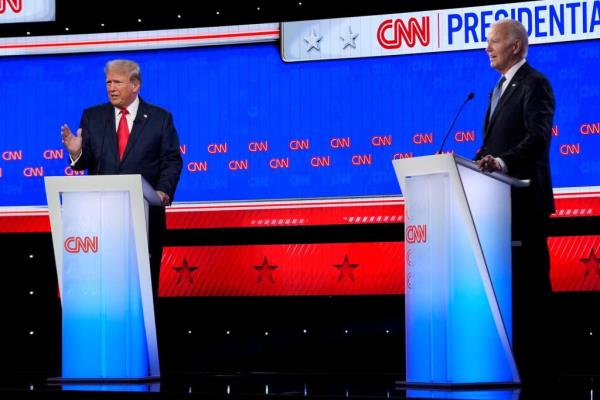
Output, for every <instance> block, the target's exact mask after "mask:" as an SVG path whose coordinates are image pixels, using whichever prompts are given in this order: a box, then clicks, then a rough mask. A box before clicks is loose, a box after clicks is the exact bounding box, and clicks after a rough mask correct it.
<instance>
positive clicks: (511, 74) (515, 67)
mask: <svg viewBox="0 0 600 400" xmlns="http://www.w3.org/2000/svg"><path fill="white" fill-rule="evenodd" d="M526 62H527V60H526V59H522V60H521V61H519V62H518V63H516V64H515V65H513V66H512V67H510V69H509V70H508V71H507V72H506V73H505V74H504V77H505V78H506V82H505V83H504V85H507V84H508V83H509V82H510V81H511V80H512V78H514V76H515V75H516V74H517V71H518V70H519V68H521V67H522V66H523V64H525V63H526Z"/></svg>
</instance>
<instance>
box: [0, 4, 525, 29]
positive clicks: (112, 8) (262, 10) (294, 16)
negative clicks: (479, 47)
mask: <svg viewBox="0 0 600 400" xmlns="http://www.w3.org/2000/svg"><path fill="white" fill-rule="evenodd" d="M515 2H516V1H515V0H508V1H507V0H505V1H481V0H479V1H477V0H453V1H439V0H438V1H430V0H421V1H401V0H397V1H379V0H367V1H362V2H359V1H356V0H354V1H350V0H348V1H345V2H332V1H329V2H328V1H324V0H320V1H316V0H281V1H261V0H250V1H245V2H234V1H226V0H223V1H211V2H207V1H198V0H168V1H160V0H102V1H94V0H56V22H44V23H29V24H2V25H0V37H11V36H42V35H63V34H79V33H98V32H121V31H139V30H156V29H173V28H192V27H206V26H221V25H238V24H254V23H264V22H283V21H294V20H306V19H320V18H336V17H347V16H359V15H376V14H387V13H398V12H408V11H419V10H434V9H443V8H461V7H470V6H477V5H484V4H498V3H515Z"/></svg>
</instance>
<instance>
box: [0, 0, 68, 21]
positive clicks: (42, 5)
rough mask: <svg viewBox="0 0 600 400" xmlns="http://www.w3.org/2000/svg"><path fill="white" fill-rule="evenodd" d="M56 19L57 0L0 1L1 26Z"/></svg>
mask: <svg viewBox="0 0 600 400" xmlns="http://www.w3.org/2000/svg"><path fill="white" fill-rule="evenodd" d="M55 19H56V0H0V24H14V23H19V22H41V21H54V20H55Z"/></svg>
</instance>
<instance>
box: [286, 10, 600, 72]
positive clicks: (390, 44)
mask: <svg viewBox="0 0 600 400" xmlns="http://www.w3.org/2000/svg"><path fill="white" fill-rule="evenodd" d="M504 18H511V19H516V20H519V21H521V22H522V23H523V25H525V27H526V28H527V31H528V33H529V41H530V43H531V44H539V43H555V42H566V41H573V40H593V39H598V38H600V1H598V0H583V1H570V0H545V1H530V2H526V3H512V4H499V5H490V6H480V7H469V8H457V9H448V10H434V11H425V12H415V13H402V14H388V15H376V16H365V17H354V18H337V19H327V20H314V21H299V22H285V23H282V32H281V37H282V42H283V43H282V46H281V51H282V58H283V59H284V61H310V60H327V59H339V58H355V57H378V56H393V55H402V54H415V53H433V52H440V51H459V50H474V49H482V48H485V46H486V41H487V31H488V30H489V28H490V26H491V25H492V23H494V22H495V21H497V20H500V19H504Z"/></svg>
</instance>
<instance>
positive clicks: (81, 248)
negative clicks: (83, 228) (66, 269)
mask: <svg viewBox="0 0 600 400" xmlns="http://www.w3.org/2000/svg"><path fill="white" fill-rule="evenodd" d="M98 247H99V241H98V236H69V237H68V238H67V239H66V240H65V250H66V251H67V252H68V253H82V252H83V253H89V252H92V253H97V252H98Z"/></svg>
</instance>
